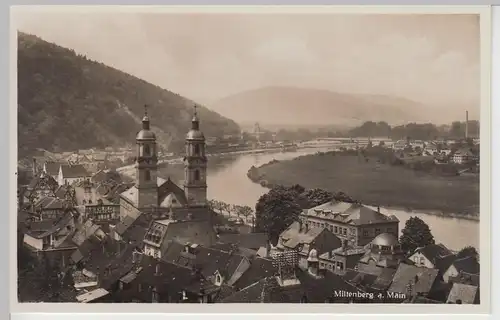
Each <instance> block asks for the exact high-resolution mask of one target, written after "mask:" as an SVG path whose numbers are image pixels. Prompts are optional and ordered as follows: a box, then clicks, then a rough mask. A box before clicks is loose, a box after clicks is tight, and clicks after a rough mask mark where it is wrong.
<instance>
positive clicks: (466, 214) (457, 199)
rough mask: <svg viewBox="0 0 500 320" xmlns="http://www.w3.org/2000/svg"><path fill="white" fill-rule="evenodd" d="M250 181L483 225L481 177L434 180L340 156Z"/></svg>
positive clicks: (289, 164) (288, 165) (255, 171)
mask: <svg viewBox="0 0 500 320" xmlns="http://www.w3.org/2000/svg"><path fill="white" fill-rule="evenodd" d="M247 176H248V178H249V179H250V180H252V181H253V182H255V183H259V184H261V185H262V186H263V187H267V188H272V187H273V186H274V185H279V184H281V185H292V184H297V183H298V184H301V185H303V186H304V187H306V188H322V189H325V190H329V191H332V192H338V191H343V192H345V193H346V194H348V195H349V196H351V197H352V198H354V199H357V200H359V201H360V202H362V203H365V204H367V205H372V206H381V207H386V208H394V209H398V210H404V211H406V212H419V213H424V214H428V215H434V216H439V217H448V218H458V219H468V220H473V221H478V220H479V179H477V177H467V176H454V177H439V176H432V175H426V174H421V173H418V172H415V171H412V170H409V169H406V168H403V167H399V166H391V165H389V164H381V163H378V162H377V161H360V160H359V158H358V157H357V156H348V155H338V154H337V155H332V154H314V155H307V156H301V157H298V158H295V159H292V160H286V161H271V162H269V163H266V164H264V165H261V166H259V167H252V168H250V170H249V171H248V174H247Z"/></svg>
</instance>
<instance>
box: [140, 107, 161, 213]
mask: <svg viewBox="0 0 500 320" xmlns="http://www.w3.org/2000/svg"><path fill="white" fill-rule="evenodd" d="M144 108H145V111H144V117H143V118H142V130H141V131H139V133H138V134H137V137H136V142H137V157H136V162H135V163H136V165H135V166H136V178H135V186H136V188H137V189H138V194H137V207H138V209H139V210H141V209H145V208H151V207H155V206H157V205H158V185H157V177H158V157H157V155H156V135H155V134H154V132H153V131H151V128H150V123H149V117H148V110H147V106H144Z"/></svg>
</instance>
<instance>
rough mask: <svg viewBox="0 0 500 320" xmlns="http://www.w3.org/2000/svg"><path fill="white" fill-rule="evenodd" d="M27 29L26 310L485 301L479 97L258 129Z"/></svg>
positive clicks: (22, 58) (22, 275) (23, 105)
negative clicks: (460, 103)
mask: <svg viewBox="0 0 500 320" xmlns="http://www.w3.org/2000/svg"><path fill="white" fill-rule="evenodd" d="M436 19H437V18H436ZM151 20H153V19H151ZM401 21H403V20H401ZM474 21H475V20H474ZM151 23H152V22H151ZM403 23H404V21H403ZM29 26H30V25H29V24H28V25H26V26H25V28H26V29H27V31H26V32H27V33H24V32H25V31H24V29H22V28H20V30H19V32H18V34H17V36H18V44H19V45H18V49H17V50H18V75H19V76H18V114H19V124H18V127H19V129H18V132H19V133H18V134H19V145H18V150H19V158H18V163H17V171H16V174H17V208H18V209H17V277H18V281H17V283H18V288H17V289H18V290H17V293H18V301H19V302H20V303H35V302H36V303H38V302H58V303H213V304H215V303H358V304H370V303H388V304H422V303H427V304H480V295H479V293H480V281H479V274H480V260H479V255H480V252H479V219H480V218H479V175H480V136H479V131H480V130H479V125H480V123H479V120H478V119H479V117H478V115H479V112H478V110H479V103H478V104H476V105H468V106H465V107H463V108H462V107H457V109H459V110H458V111H456V113H455V114H454V115H453V116H450V118H446V119H445V116H443V117H442V118H439V119H438V118H433V115H432V112H429V111H425V112H428V113H429V118H430V119H433V120H427V121H424V120H421V119H422V118H419V115H418V113H419V112H420V111H418V112H416V113H412V114H411V115H409V116H408V117H409V118H412V117H414V120H411V119H410V120H408V121H406V122H403V121H397V119H393V118H390V117H392V116H394V112H388V113H384V112H381V113H382V114H383V117H382V118H381V117H380V116H378V115H374V114H372V113H370V112H367V114H366V117H365V116H364V115H363V114H361V115H359V114H358V115H356V117H357V118H356V120H355V121H354V122H353V123H347V124H343V125H338V124H335V123H333V120H332V124H331V125H330V124H328V123H326V124H323V123H318V124H317V125H315V126H313V125H311V124H310V123H311V122H313V120H311V121H310V122H308V123H307V124H304V125H303V126H300V125H297V124H295V123H294V124H293V125H291V124H287V125H286V126H285V125H282V126H281V127H280V126H279V125H274V124H273V123H271V120H272V121H274V122H275V123H277V122H278V120H280V119H276V118H275V117H273V119H271V120H269V118H266V115H265V113H264V114H263V115H262V116H261V118H260V120H259V119H249V120H248V121H247V123H245V124H243V123H242V122H241V121H239V120H238V119H233V120H234V121H233V120H231V119H230V117H231V115H230V114H229V113H227V114H226V113H223V112H222V111H220V110H223V108H222V107H221V108H220V109H217V108H213V109H212V108H211V105H210V103H198V102H193V101H192V100H189V99H187V98H184V97H182V96H180V95H179V94H176V93H172V92H170V91H167V90H163V89H161V88H159V87H158V86H156V85H151V84H150V83H148V82H152V80H149V79H148V80H147V81H148V82H146V81H143V80H140V79H138V78H136V77H135V76H132V75H130V74H128V73H125V70H124V72H122V71H119V70H116V69H117V68H118V67H116V66H115V65H113V68H112V67H110V66H107V65H105V64H104V61H103V62H101V61H94V60H92V59H93V58H90V55H89V57H87V56H85V55H83V54H80V53H76V52H75V51H74V50H73V48H71V49H66V48H65V46H67V47H70V46H71V45H70V43H71V41H69V42H67V43H68V44H63V43H61V44H58V43H51V42H48V41H49V40H47V41H45V40H42V38H39V37H38V36H39V35H36V36H35V35H32V34H30V33H34V34H36V28H34V27H32V28H31V29H30V28H29ZM166 29H168V28H166ZM47 30H48V29H47ZM68 32H69V31H68ZM172 32H173V31H172ZM200 32H201V31H200ZM443 32H444V31H443ZM70 36H71V35H70ZM40 37H42V35H40ZM51 41H52V40H51ZM183 41H188V40H183ZM252 41H253V40H252ZM450 41H451V40H450ZM54 42H55V40H54ZM193 48H195V47H193ZM75 50H76V49H75ZM80 50H81V49H80ZM117 50H118V49H117ZM196 50H197V49H193V51H196ZM456 50H458V49H456ZM108 63H109V61H108ZM145 63H146V64H147V63H148V62H145ZM311 63H312V62H311ZM194 68H196V67H194ZM200 68H201V67H200ZM207 70H208V69H207ZM210 70H211V69H210ZM280 70H281V69H280ZM126 72H128V71H126ZM130 72H131V73H132V71H130ZM168 72H169V71H166V73H165V77H167V76H168ZM172 72H173V71H172ZM280 72H282V70H281V71H280ZM221 77H223V76H222V75H221ZM242 77H243V76H242ZM429 77H430V76H429ZM179 79H180V78H179ZM178 81H182V80H178ZM207 81H208V80H207ZM376 81H378V80H376ZM198 83H199V82H198ZM207 85H208V84H207ZM168 90H170V88H168ZM265 90H267V91H266V92H267V93H266V97H269V96H270V95H271V94H270V93H269V92H282V93H283V92H285V91H286V92H291V90H292V89H290V88H287V89H286V90H285V89H283V88H271V89H269V88H268V89H265ZM297 92H299V90H298V89H297V90H296V93H293V94H299V93H297ZM311 92H312V91H311ZM293 94H290V95H293ZM300 94H304V96H307V95H309V94H310V92H309V93H304V92H302V93H300ZM314 94H320V93H318V92H316V93H314ZM321 94H325V95H326V93H321ZM183 95H186V94H185V93H184V92H183ZM272 95H273V97H275V98H276V97H281V96H286V94H285V95H282V94H276V95H275V94H274V93H273V94H272ZM256 96H257V95H256ZM259 97H261V96H259ZM332 97H333V95H332ZM345 97H347V94H346V95H345V96H344V98H343V99H340V98H339V101H340V102H338V103H339V104H342V103H344V102H345V101H350V100H349V99H353V100H352V101H355V103H356V104H362V103H368V102H367V101H369V99H368V100H366V99H364V98H363V100H361V98H359V96H357V95H354V94H353V95H352V96H350V98H349V99H347V98H345ZM232 99H233V98H232ZM235 99H236V98H235ZM259 99H260V98H259ZM273 99H274V98H273ZM280 99H281V98H280ZM355 99H359V100H355ZM371 99H374V100H373V101H375V100H376V99H382V98H380V97H375V96H372V97H371ZM383 99H386V100H384V101H388V99H389V98H383ZM257 100H258V99H257ZM271 100H272V99H269V101H271ZM296 100H298V99H296ZM318 100H321V99H318ZM227 101H231V103H234V104H236V103H235V102H233V101H235V100H227ZM272 101H275V100H272ZM342 101H344V102H342ZM380 101H382V100H380ZM289 102H290V100H287V101H286V103H289ZM245 103H246V102H245ZM346 103H347V102H346ZM397 103H406V102H404V101H398V102H397ZM304 108H305V109H307V106H305V105H304ZM372 108H375V107H372ZM257 109H258V108H257V107H256V109H255V110H256V111H255V113H258V111H257ZM346 109H349V108H346ZM351 109H352V108H351ZM409 109H411V108H410V107H409ZM247 110H248V108H247ZM290 110H292V109H290ZM325 110H326V109H325ZM412 110H413V109H412ZM415 110H417V109H415ZM418 110H421V109H418ZM219 111H220V112H221V114H223V115H219V114H218V112H219ZM344 111H345V110H344ZM235 112H236V111H235ZM269 112H273V111H272V110H271V111H269ZM276 112H277V114H278V116H279V117H283V119H284V118H285V115H284V113H283V111H279V112H278V111H276ZM345 112H350V111H349V110H347V111H345ZM443 113H446V112H443ZM290 114H292V116H293V111H290ZM313 116H317V115H313ZM324 116H325V117H327V112H326V111H325V115H324ZM426 116H427V114H426ZM446 116H447V115H446ZM296 117H297V118H298V117H300V116H298V115H297V116H296ZM320 117H321V115H319V117H317V118H315V119H319V118H320ZM332 117H333V118H335V117H336V115H334V116H332ZM384 117H387V119H386V118H384ZM333 118H332V119H333ZM353 118H354V116H353ZM358 118H359V119H358ZM329 119H330V118H329ZM412 119H413V118H412ZM442 119H444V120H442ZM328 121H330V120H328ZM328 121H327V122H328Z"/></svg>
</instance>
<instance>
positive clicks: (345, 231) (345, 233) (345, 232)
mask: <svg viewBox="0 0 500 320" xmlns="http://www.w3.org/2000/svg"><path fill="white" fill-rule="evenodd" d="M343 234H344V236H346V235H347V229H346V228H344V230H343Z"/></svg>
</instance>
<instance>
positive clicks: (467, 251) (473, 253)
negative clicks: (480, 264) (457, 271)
mask: <svg viewBox="0 0 500 320" xmlns="http://www.w3.org/2000/svg"><path fill="white" fill-rule="evenodd" d="M478 256H479V253H478V252H477V250H476V248H474V247H472V246H467V247H464V248H462V250H460V251H459V252H458V253H457V258H466V257H474V258H477V257H478Z"/></svg>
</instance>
